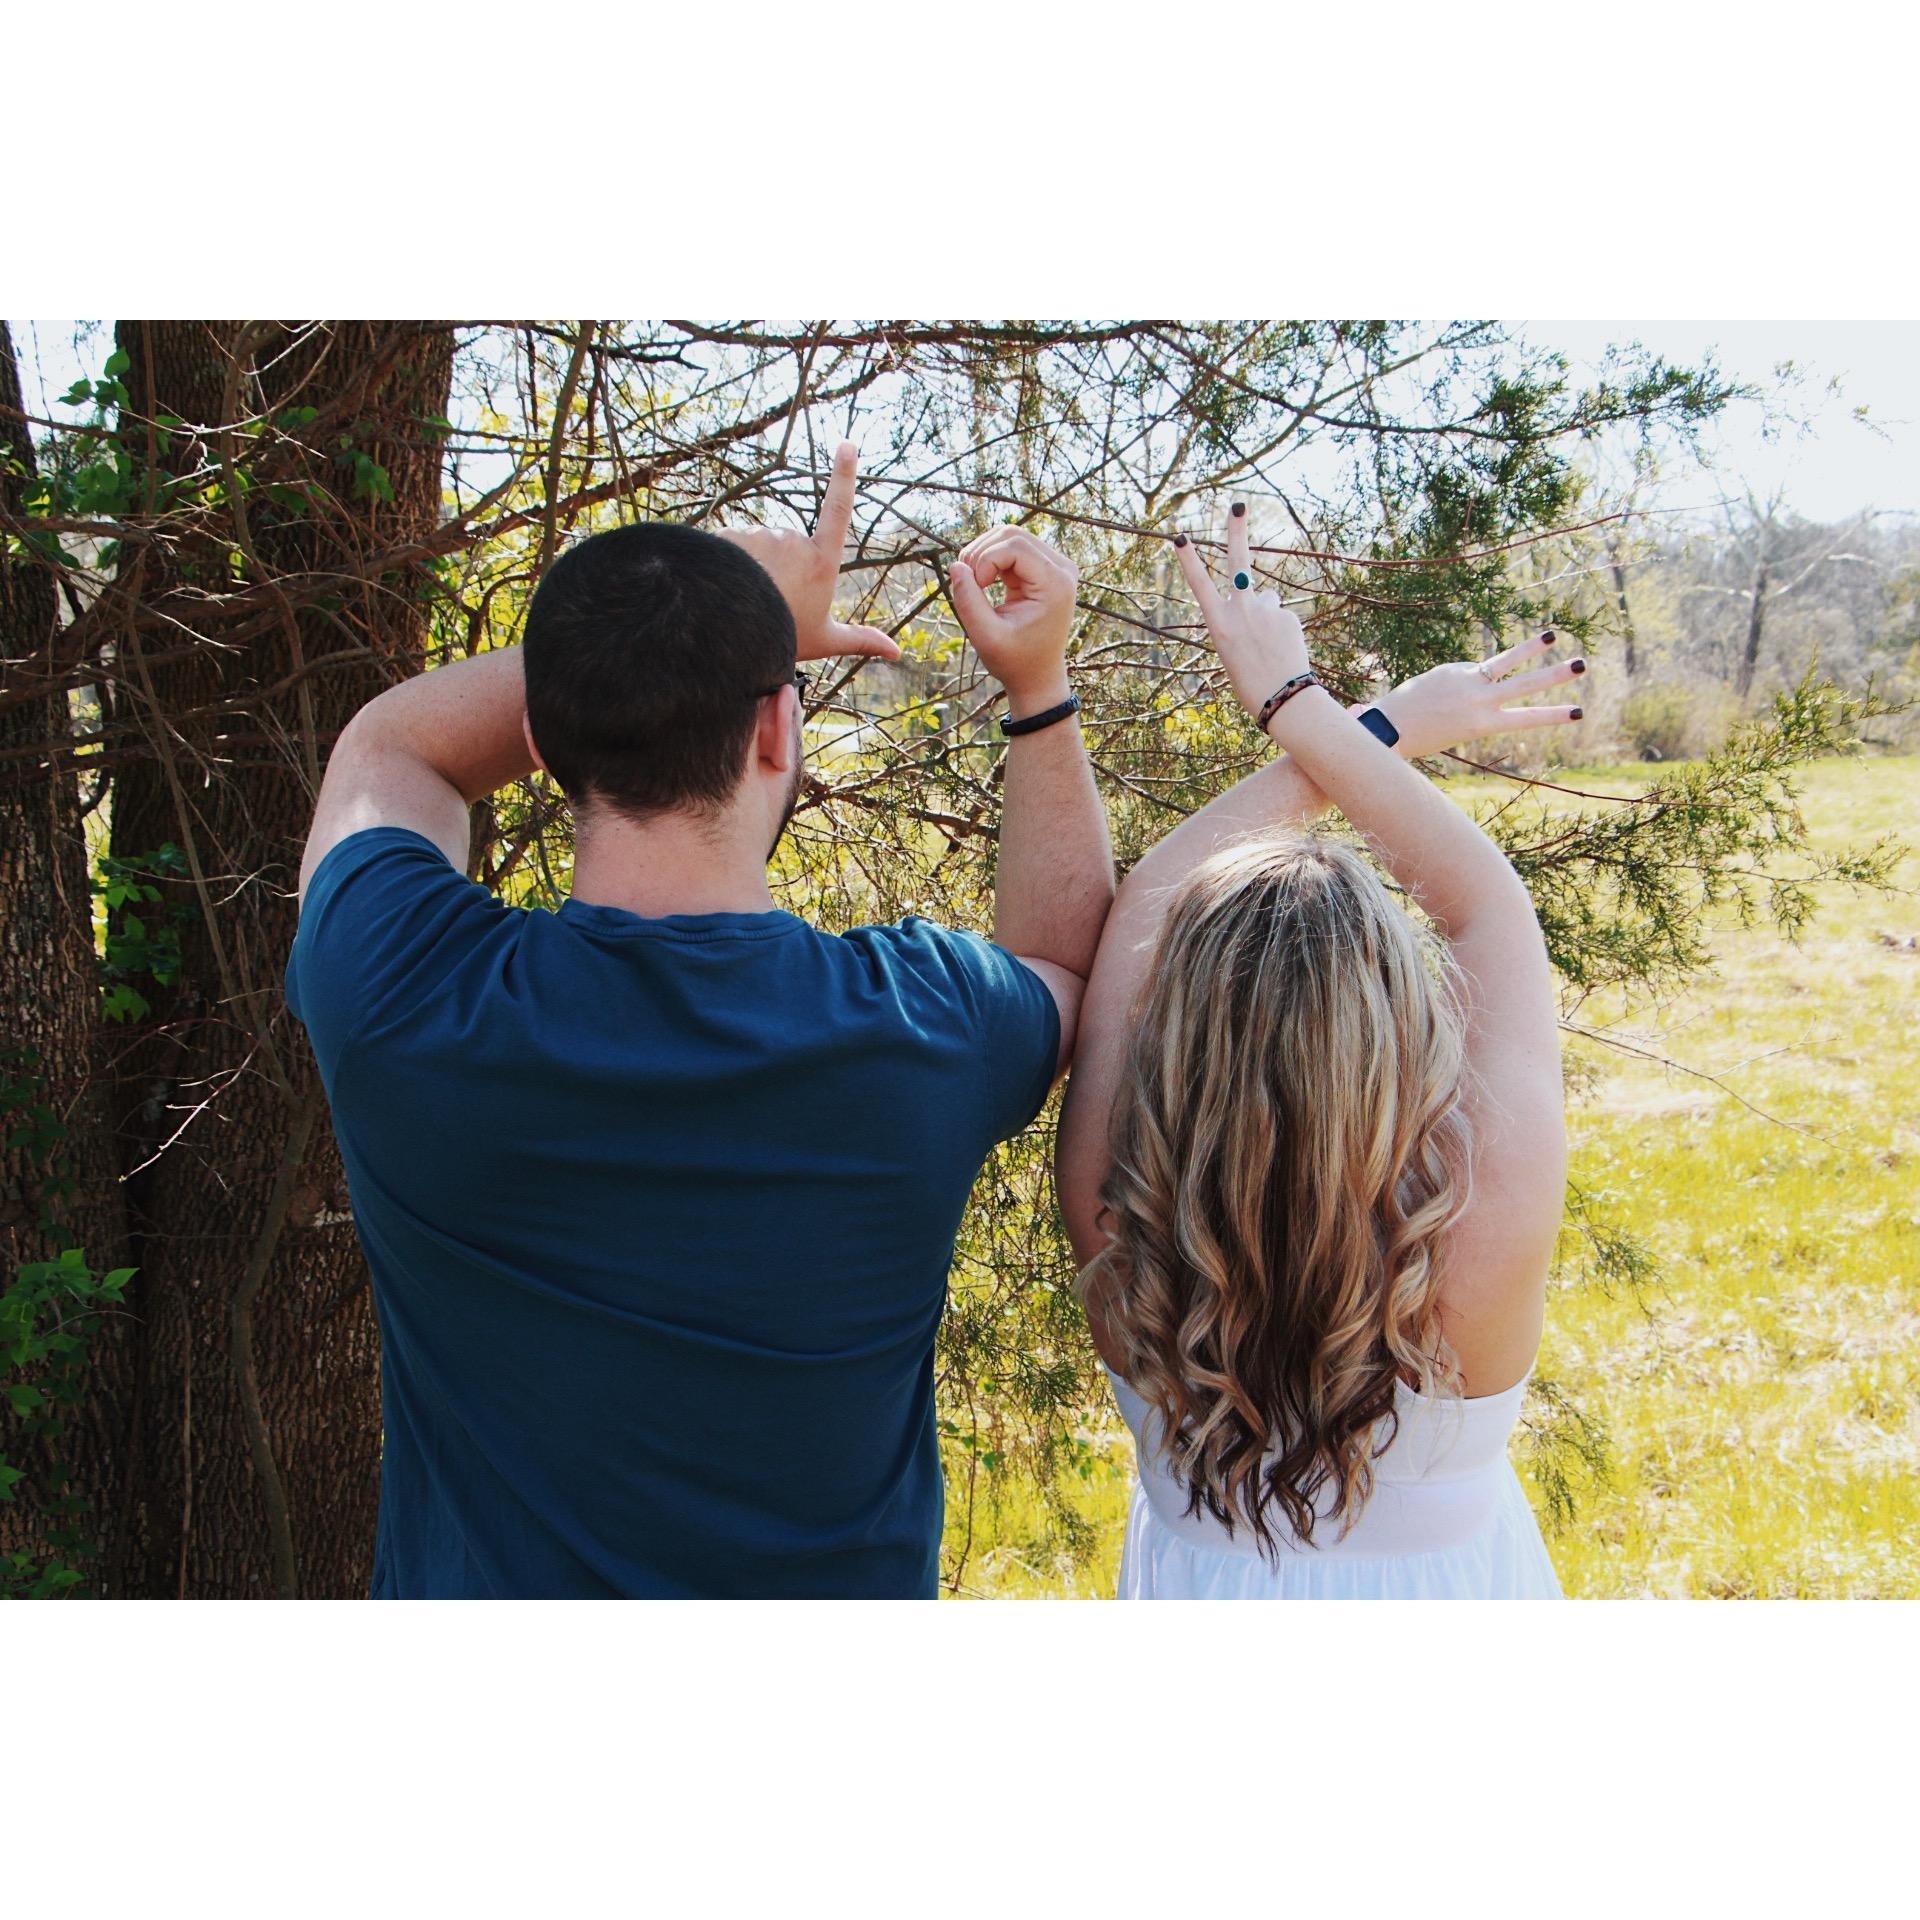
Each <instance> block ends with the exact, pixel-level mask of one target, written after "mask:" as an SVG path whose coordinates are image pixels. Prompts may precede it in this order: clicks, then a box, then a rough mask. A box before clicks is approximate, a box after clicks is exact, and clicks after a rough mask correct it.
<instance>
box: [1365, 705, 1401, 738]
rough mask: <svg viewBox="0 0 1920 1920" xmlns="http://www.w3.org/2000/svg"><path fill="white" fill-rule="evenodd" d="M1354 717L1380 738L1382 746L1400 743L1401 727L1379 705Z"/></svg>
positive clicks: (1374, 735) (1375, 736)
mask: <svg viewBox="0 0 1920 1920" xmlns="http://www.w3.org/2000/svg"><path fill="white" fill-rule="evenodd" d="M1354 718H1355V719H1356V720H1358V721H1359V722H1360V724H1361V725H1362V726H1363V727H1365V728H1366V730H1367V731H1368V732H1369V733H1370V734H1372V735H1373V737H1374V738H1375V739H1376V740H1378V741H1379V742H1380V743H1381V745H1382V746H1387V747H1393V746H1398V745H1399V743H1400V729H1399V728H1398V727H1396V726H1395V725H1394V724H1393V722H1392V721H1391V720H1389V719H1388V718H1387V716H1386V715H1385V714H1384V713H1382V712H1381V711H1380V709H1379V708H1378V707H1369V708H1368V709H1367V710H1366V711H1365V712H1364V713H1357V714H1355V715H1354Z"/></svg>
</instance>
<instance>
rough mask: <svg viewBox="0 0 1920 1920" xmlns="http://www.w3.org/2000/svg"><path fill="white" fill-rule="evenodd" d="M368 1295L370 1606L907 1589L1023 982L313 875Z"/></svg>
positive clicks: (930, 940)
mask: <svg viewBox="0 0 1920 1920" xmlns="http://www.w3.org/2000/svg"><path fill="white" fill-rule="evenodd" d="M287 1001H288V1004H289V1005H290V1006H291V1007H292V1009H293V1011H294V1013H295V1014H296V1015H297V1016H298V1017H299V1018H300V1019H301V1020H302V1021H303V1022H304V1023H305V1024H306V1027H307V1030H308V1032H309V1034H310V1035H311V1036H312V1040H313V1047H314V1052H315V1054H316V1056H317V1058H318V1060H319V1063H320V1072H321V1076H322V1078H323V1080H324V1081H325V1083H326V1088H327V1093H328V1097H329V1098H330V1100H331V1101H332V1105H333V1121H334V1131H335V1133H336V1134H337V1136H338V1138H339V1142H340V1151H341V1155H342V1157H343V1159H344V1161H345V1163H346V1170H347V1180H348V1184H349V1187H350V1189H351V1192H352V1196H353V1211H354V1219H355V1222H356V1224H357V1226H358V1228H359V1233H360V1241H361V1245H362V1246H363V1247H364V1248H365V1250H366V1256H367V1264H368V1266H369V1268H370V1269H371V1270H372V1274H373V1292H374V1302H375V1306H376V1309H377V1311H378V1314H379V1320H380V1333H381V1340H382V1359H381V1368H382V1401H383V1415H384V1421H385V1429H386V1441H385V1450H384V1454H383V1457H382V1464H381V1484H380V1532H379V1543H378V1548H377V1552H376V1556H375V1564H374V1577H373V1592H374V1595H375V1597H376V1598H381V1597H387V1598H413V1597H431V1596H464V1595H473V1596H480V1595H499V1596H508V1595H512V1596H520V1597H548V1596H553V1597H559V1596H569V1595H578V1596H601V1597H610V1596H615V1595H770V1596H779V1595H818V1596H831V1595H871V1596H894V1597H912V1596H931V1595H932V1594H933V1592H934V1590H935V1587H936V1583H937V1577H938V1563H939V1541H940V1527H941V1518H942V1505H943V1503H942V1488H941V1479H940V1457H939V1451H938V1446H937V1442H936V1438H935V1431H934V1409H933V1348H934V1333H935V1329H936V1328H937V1326H938V1324H939V1320H940V1314H941V1310H942V1307H943V1306H944V1304H945V1300H946V1286H947V1268H948V1264H949V1262H950V1261H951V1259H952V1256H953V1240H954V1234H955V1232H956V1231H957V1229H958V1227H959V1224H960V1217H961V1213H962V1211H963V1210H964V1208H965V1206H966V1203H967V1195H968V1192H969V1190H970V1188H971V1187H972V1184H973V1181H974V1179H975V1176H976V1175H977V1174H978V1172H979V1170H980V1167H981V1164H982V1162H983V1161H984V1160H985V1158H986V1156H987V1154H988V1152H989V1151H990V1150H991V1148H992V1147H993V1145H994V1143H995V1142H996V1141H999V1140H1003V1139H1005V1138H1007V1137H1008V1136H1009V1135H1011V1134H1014V1133H1017V1132H1018V1131H1019V1130H1020V1129H1021V1128H1022V1127H1024V1126H1026V1125H1027V1124H1028V1123H1029V1122H1030V1121H1031V1120H1032V1119H1033V1117H1034V1115H1035V1114H1036V1113H1037V1112H1038V1111H1039V1109H1040V1106H1041V1104H1042V1102H1043V1101H1044V1100H1045V1098H1046V1093H1047V1088H1048V1085H1049V1084H1050V1082H1051V1080H1052V1077H1053V1067H1054V1057H1055V1054H1056V1051H1057V1048H1058V1045H1059V1016H1058V1014H1057V1012H1056V1011H1055V1008H1054V1004H1053V998H1052V996H1051V994H1050V993H1049V992H1048V991H1047V989H1046V987H1045V986H1044V984H1043V983H1042V982H1041V981H1040V979H1039V977H1038V976H1037V975H1036V974H1034V973H1033V972H1032V971H1031V970H1030V969H1029V968H1027V967H1024V966H1022V965H1021V964H1020V962H1019V961H1017V960H1015V959H1014V958H1012V956H1011V955H1009V954H1006V953H1003V952H1002V951H1001V950H1000V949H999V948H997V947H994V946H991V945H989V944H988V943H987V942H986V941H984V940H982V939H980V938H979V937H978V936H977V935H974V934H969V933H954V932H950V931H947V930H946V929H943V928H940V927H936V926H932V925H930V924H929V923H927V922H926V921H923V920H917V919H908V920H905V921H903V922H902V923H901V924H900V925H898V926H888V927H864V928H861V929H859V930H858V931H856V932H853V933H849V934H844V935H840V936H834V935H830V934H823V933H820V932H818V931H816V930H815V929H814V928H812V927H810V926H808V925H807V924H806V922H805V921H803V920H800V919H797V918H795V917H794V916H793V915H792V914H789V913H705V914H676V915H672V916H669V917H667V918H664V919H658V920H649V919H643V918H641V917H640V916H638V915H636V914H631V913H627V912H624V911H622V910H621V909H619V908H616V907H606V906H591V905H587V904H585V903H583V902H580V901H577V900H569V901H567V902H566V904H565V905H564V906H562V907H561V908H560V910H559V911H558V912H557V913H549V912H544V911H529V910H526V909H523V908H517V907H509V906H505V905H503V904H502V903H501V902H500V901H498V900H496V899H495V898H494V897H493V896H492V895H491V894H489V893H488V892H487V890H486V889H485V888H484V887H480V886H476V885H474V884H472V883H471V882H470V881H468V880H466V879H465V878H463V877H462V876H461V875H460V874H459V873H457V872H455V871H454V869H453V868H452V867H451V866H449V865H448V864H447V860H446V857H445V856H444V855H443V854H442V853H441V852H440V851H439V850H438V849H437V848H436V847H435V846H434V845H433V844H432V843H431V842H430V841H428V840H426V839H425V838H423V837H422V836H421V835H419V834H416V833H411V832H408V831H406V830H405V829H402V828H397V827H375V828H371V829H369V830H367V831H365V832H361V833H356V834H353V835H351V836H350V837H349V838H347V839H346V840H343V841H342V842H341V843H340V844H339V845H338V846H336V847H334V848H333V849H332V850H331V851H329V853H328V854H327V856H326V857H325V859H323V860H322V861H321V862H320V865H319V868H318V870H317V871H316V872H315V874H314V876H313V879H312V881H311V883H310V884H309V886H308V888H307V893H306V898H305V902H304V905H303V908H302V911H301V915H300V929H299V934H298V937H297V938H296V939H295V941H294V946H293V956H292V958H291V960H290V961H289V963H288V967H287Z"/></svg>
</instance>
